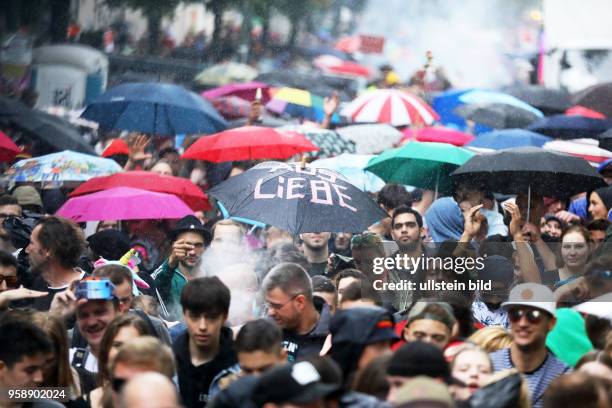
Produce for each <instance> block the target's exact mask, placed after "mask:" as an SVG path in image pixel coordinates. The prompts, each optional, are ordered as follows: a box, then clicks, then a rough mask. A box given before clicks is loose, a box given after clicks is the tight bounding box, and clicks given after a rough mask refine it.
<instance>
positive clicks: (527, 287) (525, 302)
mask: <svg viewBox="0 0 612 408" xmlns="http://www.w3.org/2000/svg"><path fill="white" fill-rule="evenodd" d="M512 306H529V307H533V308H535V309H540V310H543V311H545V312H548V313H549V314H550V315H551V316H554V315H555V312H556V310H557V306H556V302H555V295H554V294H553V292H552V290H550V289H548V288H547V287H546V286H544V285H540V284H537V283H522V284H520V285H516V286H515V287H514V288H512V290H511V291H510V296H509V297H508V301H507V302H504V303H502V308H503V309H508V308H510V307H512Z"/></svg>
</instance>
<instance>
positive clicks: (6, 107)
mask: <svg viewBox="0 0 612 408" xmlns="http://www.w3.org/2000/svg"><path fill="white" fill-rule="evenodd" d="M29 110H30V109H29V108H28V107H27V106H25V105H24V104H23V103H22V102H21V101H19V100H18V99H13V98H8V97H6V96H0V117H5V116H15V115H18V114H20V113H24V112H27V111H29Z"/></svg>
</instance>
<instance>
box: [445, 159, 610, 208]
mask: <svg viewBox="0 0 612 408" xmlns="http://www.w3.org/2000/svg"><path fill="white" fill-rule="evenodd" d="M451 176H452V177H453V178H454V179H455V180H457V181H459V182H460V181H466V182H471V183H479V184H482V185H484V186H486V188H487V189H489V190H491V191H494V192H499V193H504V194H517V193H519V192H527V191H528V190H529V189H531V190H532V191H537V192H539V193H541V194H543V195H545V196H551V197H569V196H572V195H574V194H578V193H581V192H583V191H590V190H594V189H597V188H599V187H605V186H606V183H605V181H604V179H603V178H602V177H601V175H599V173H597V171H595V169H594V168H593V167H592V166H591V165H590V164H589V163H588V162H587V161H586V160H584V159H581V158H579V157H572V156H569V155H566V154H562V153H557V152H551V151H547V150H544V149H542V148H538V147H518V148H514V149H504V150H499V151H497V152H494V153H485V154H482V155H478V156H474V157H472V159H471V160H469V161H468V162H467V163H465V164H464V165H463V166H461V167H460V168H458V169H457V170H455V171H454V172H453V173H452V175H451Z"/></svg>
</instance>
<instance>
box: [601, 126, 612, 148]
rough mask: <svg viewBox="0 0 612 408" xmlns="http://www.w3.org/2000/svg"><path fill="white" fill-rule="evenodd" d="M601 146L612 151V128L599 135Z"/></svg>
mask: <svg viewBox="0 0 612 408" xmlns="http://www.w3.org/2000/svg"><path fill="white" fill-rule="evenodd" d="M599 147H601V148H602V149H606V150H609V151H611V152H612V129H610V130H607V131H605V132H604V133H602V134H601V135H599Z"/></svg>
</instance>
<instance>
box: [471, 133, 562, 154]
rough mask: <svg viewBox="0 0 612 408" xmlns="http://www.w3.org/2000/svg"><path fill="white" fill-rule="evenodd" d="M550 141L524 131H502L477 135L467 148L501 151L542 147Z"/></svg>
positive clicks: (539, 135) (537, 134)
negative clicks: (525, 147)
mask: <svg viewBox="0 0 612 408" xmlns="http://www.w3.org/2000/svg"><path fill="white" fill-rule="evenodd" d="M551 140H552V139H551V138H550V137H547V136H544V135H541V134H539V133H535V132H530V131H529V130H525V129H502V130H495V131H493V132H487V133H482V134H480V135H478V136H477V137H476V139H474V140H473V141H471V142H470V143H468V145H467V146H468V147H475V148H480V149H491V150H501V149H510V148H513V147H523V146H534V147H542V146H544V143H546V142H550V141H551Z"/></svg>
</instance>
